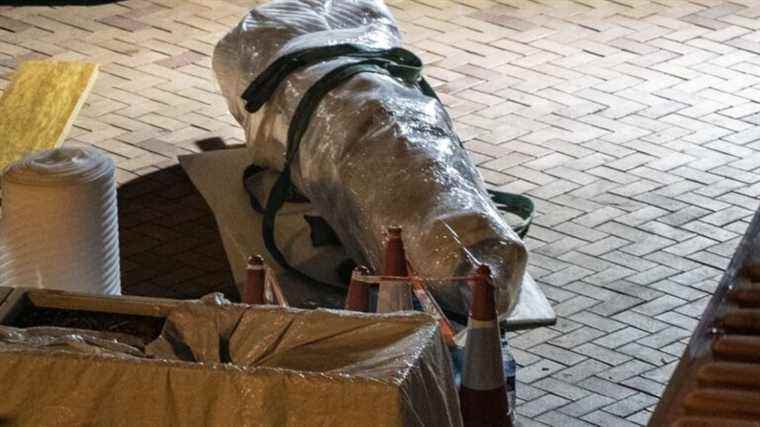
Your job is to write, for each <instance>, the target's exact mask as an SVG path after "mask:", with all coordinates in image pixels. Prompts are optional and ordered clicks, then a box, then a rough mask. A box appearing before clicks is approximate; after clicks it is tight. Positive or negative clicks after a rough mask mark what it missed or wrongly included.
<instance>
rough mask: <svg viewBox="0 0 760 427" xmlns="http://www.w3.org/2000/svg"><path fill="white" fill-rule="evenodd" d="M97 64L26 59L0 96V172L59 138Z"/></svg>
mask: <svg viewBox="0 0 760 427" xmlns="http://www.w3.org/2000/svg"><path fill="white" fill-rule="evenodd" d="M97 73H98V65H97V64H90V63H85V62H57V61H27V62H24V63H22V64H21V66H20V67H19V69H18V71H16V73H15V74H14V76H13V79H12V81H11V83H10V84H9V86H8V87H7V88H6V90H5V92H4V93H3V97H2V98H0V117H1V118H2V119H0V171H2V170H3V169H5V167H6V166H8V165H9V164H10V163H12V162H15V161H17V160H19V159H20V158H22V157H23V156H25V155H26V154H29V153H32V152H35V151H40V150H46V149H51V148H56V147H58V146H60V145H61V143H63V140H64V139H65V138H66V134H67V133H68V131H69V129H70V128H71V125H72V123H73V122H74V119H75V118H76V116H77V114H78V113H79V110H80V109H81V108H82V105H83V104H84V101H85V99H86V98H87V95H88V93H89V91H90V89H91V88H92V86H93V83H94V82H95V78H96V77H97Z"/></svg>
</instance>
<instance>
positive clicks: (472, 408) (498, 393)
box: [459, 386, 513, 427]
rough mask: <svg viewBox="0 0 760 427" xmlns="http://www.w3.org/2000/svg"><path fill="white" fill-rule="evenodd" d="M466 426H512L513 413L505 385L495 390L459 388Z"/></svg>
mask: <svg viewBox="0 0 760 427" xmlns="http://www.w3.org/2000/svg"><path fill="white" fill-rule="evenodd" d="M459 403H460V405H461V407H462V419H463V420H464V425H465V427H512V425H513V424H512V416H511V415H512V414H511V413H510V409H509V403H508V402H507V392H506V389H505V388H504V386H502V387H499V388H496V389H493V390H471V389H468V388H466V387H462V388H461V389H460V390H459Z"/></svg>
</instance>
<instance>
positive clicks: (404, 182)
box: [213, 0, 527, 314]
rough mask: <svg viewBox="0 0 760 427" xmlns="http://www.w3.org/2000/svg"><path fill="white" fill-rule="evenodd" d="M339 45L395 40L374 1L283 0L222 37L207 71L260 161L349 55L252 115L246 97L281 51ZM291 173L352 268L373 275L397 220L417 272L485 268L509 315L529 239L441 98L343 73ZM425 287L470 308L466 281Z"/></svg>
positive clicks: (279, 157)
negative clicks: (489, 184) (504, 210)
mask: <svg viewBox="0 0 760 427" xmlns="http://www.w3.org/2000/svg"><path fill="white" fill-rule="evenodd" d="M342 43H353V44H359V45H364V46H367V47H370V48H391V47H396V46H400V44H401V41H400V35H399V31H398V28H397V27H396V24H395V22H394V19H393V17H392V16H391V14H390V12H389V11H388V9H387V8H386V6H385V5H384V4H383V3H382V1H380V0H346V1H340V2H324V1H322V0H284V1H274V2H271V3H269V4H266V5H264V6H261V7H258V8H256V9H254V10H252V11H251V12H250V14H248V15H247V16H246V17H245V18H244V19H243V20H242V22H240V24H239V25H238V26H237V27H235V28H233V29H232V30H231V31H230V32H229V33H228V34H227V35H226V36H225V37H223V38H222V40H221V41H220V42H219V44H218V45H217V47H216V50H215V52H214V58H213V68H214V71H215V73H216V76H217V79H218V81H219V85H220V87H221V90H222V93H223V94H224V96H225V97H226V98H227V100H228V103H229V107H230V110H231V112H232V114H233V116H234V117H235V118H236V119H237V120H238V122H240V124H241V125H242V126H243V128H244V130H245V133H246V139H247V145H248V147H249V149H250V150H251V152H252V154H253V158H254V162H255V163H257V164H258V165H261V166H265V167H268V168H271V169H274V170H281V168H282V165H283V163H284V153H285V149H286V141H287V131H288V126H289V124H290V122H291V119H292V118H293V113H294V111H295V109H296V107H297V105H298V103H299V101H300V99H301V98H302V96H303V95H304V93H305V92H306V91H307V90H308V89H309V88H310V87H311V86H312V85H313V84H314V83H315V82H316V81H317V80H318V79H319V78H321V77H322V76H323V75H324V74H325V73H327V72H329V71H330V70H332V69H334V68H335V67H337V66H339V65H342V64H346V63H348V62H353V61H356V59H351V58H339V59H335V60H331V61H326V62H323V63H320V64H317V65H313V66H309V67H306V68H302V69H300V70H298V71H296V72H295V73H293V74H291V75H290V76H289V78H288V79H287V80H285V81H284V82H283V84H282V85H281V86H280V87H279V88H278V90H277V91H276V92H275V94H274V97H273V98H272V99H271V100H270V101H269V102H268V103H267V104H266V105H265V106H264V107H263V108H262V109H261V110H259V111H258V112H257V113H255V114H249V113H248V112H247V111H246V110H245V108H244V101H243V100H242V99H241V94H242V93H243V92H244V91H245V89H246V88H247V87H248V85H249V84H250V82H251V81H253V80H254V78H255V77H256V76H257V75H258V74H259V73H261V72H262V71H263V70H264V69H265V68H266V67H267V66H268V65H269V64H270V63H272V62H273V61H274V60H275V59H277V58H278V57H280V56H283V55H285V54H288V53H290V52H295V51H298V50H302V49H304V48H309V47H318V46H328V45H335V44H342ZM291 175H292V180H293V182H294V184H295V185H296V186H297V187H298V189H299V191H300V192H302V193H303V194H304V195H306V196H307V197H308V198H309V199H310V200H311V202H312V206H313V207H314V208H315V209H316V210H317V211H318V212H319V213H320V214H321V215H322V216H323V217H324V218H325V219H326V220H327V222H328V223H329V224H330V225H331V226H332V228H333V229H334V230H335V232H336V234H337V235H338V237H339V238H340V240H341V242H342V243H343V245H344V247H345V249H346V251H347V253H348V254H349V255H350V256H351V257H352V258H353V259H354V261H356V262H357V263H358V264H366V265H369V266H371V267H372V268H374V269H375V270H376V271H380V270H381V267H382V259H383V258H382V257H383V242H384V238H385V235H384V233H385V230H386V228H387V227H388V226H390V225H400V226H402V227H403V229H404V232H403V238H404V243H405V246H406V251H407V256H408V258H409V260H410V262H411V264H412V265H413V266H414V267H415V268H416V270H417V271H416V273H417V274H419V275H421V276H425V277H433V278H435V277H448V276H457V275H463V274H466V273H469V272H470V271H472V269H473V266H474V265H475V264H476V263H484V264H488V265H489V266H490V267H491V271H492V272H493V273H494V276H495V277H494V278H495V283H496V285H497V288H498V289H497V306H498V310H499V312H500V313H502V314H507V313H508V312H509V311H510V310H511V308H512V307H513V306H514V304H515V302H516V301H517V294H518V292H519V290H520V283H521V280H522V277H523V274H524V272H525V264H526V261H527V253H526V250H525V247H524V245H523V243H522V241H521V240H520V239H519V238H518V237H517V236H516V235H515V234H514V232H513V231H512V230H511V229H510V227H509V225H508V224H507V223H506V221H505V220H504V219H503V217H502V216H501V215H500V214H499V212H498V210H497V209H496V208H495V206H494V205H493V204H492V202H491V200H490V198H489V195H488V194H487V192H486V188H485V185H484V183H483V181H482V179H481V177H480V175H479V174H478V172H477V170H476V168H475V166H474V165H473V163H472V162H471V160H470V158H469V156H468V154H467V152H466V150H465V149H464V148H462V147H461V145H460V142H459V139H458V138H457V136H456V134H455V133H454V130H453V127H452V122H451V120H450V118H449V116H448V114H447V113H446V111H445V110H444V108H443V106H442V105H441V104H440V103H439V102H438V101H437V100H435V99H434V98H431V97H428V96H425V95H423V94H422V93H421V92H420V91H419V90H418V89H416V88H414V87H412V86H410V85H407V84H406V83H404V82H402V81H400V80H397V79H394V78H392V77H389V76H386V75H380V74H375V73H361V74H358V75H356V76H354V77H352V78H351V79H349V80H347V81H346V82H345V83H344V84H342V85H341V86H339V87H338V88H337V89H335V90H333V91H331V92H330V93H328V94H327V95H326V96H325V97H324V98H323V99H322V101H321V103H320V106H319V107H318V109H317V110H316V112H315V114H314V116H313V117H312V120H311V122H310V124H309V126H308V130H307V131H306V133H305V135H304V137H303V139H302V141H301V146H300V150H299V152H298V154H297V157H296V159H295V161H294V163H293V168H292V171H291ZM432 291H433V293H434V295H435V297H436V298H437V299H438V301H439V302H440V303H441V305H442V306H443V307H444V308H446V309H449V310H452V311H456V312H459V313H462V314H464V313H466V311H467V307H468V306H469V298H470V295H469V288H468V287H467V286H466V285H461V286H455V285H450V284H448V285H445V286H439V287H436V288H434V289H433V290H432Z"/></svg>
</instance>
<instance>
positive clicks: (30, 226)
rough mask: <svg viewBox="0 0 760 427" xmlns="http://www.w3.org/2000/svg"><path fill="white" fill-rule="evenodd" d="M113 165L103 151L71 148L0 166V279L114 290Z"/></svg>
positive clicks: (33, 284) (95, 290)
mask: <svg viewBox="0 0 760 427" xmlns="http://www.w3.org/2000/svg"><path fill="white" fill-rule="evenodd" d="M114 170H115V169H114V163H113V161H112V160H111V159H110V158H108V157H107V156H106V155H104V154H103V153H101V152H99V151H97V150H94V149H88V148H79V147H66V148H58V149H55V150H47V151H41V152H37V153H34V154H31V155H29V156H27V157H25V158H24V159H22V160H20V161H18V162H16V163H14V164H11V165H10V166H9V167H8V168H7V169H6V170H5V173H4V174H3V177H2V185H1V186H0V187H1V188H2V197H3V207H2V218H1V219H0V285H3V286H13V287H21V286H24V287H32V288H50V289H61V290H67V291H79V292H87V293H96V294H115V295H118V294H120V293H121V284H120V272H119V229H118V217H117V203H116V181H115V176H114Z"/></svg>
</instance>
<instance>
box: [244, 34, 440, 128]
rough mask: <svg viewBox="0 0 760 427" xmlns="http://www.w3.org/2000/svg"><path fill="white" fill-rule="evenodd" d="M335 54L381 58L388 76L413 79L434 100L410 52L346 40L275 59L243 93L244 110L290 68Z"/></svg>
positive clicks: (256, 104) (254, 107)
mask: <svg viewBox="0 0 760 427" xmlns="http://www.w3.org/2000/svg"><path fill="white" fill-rule="evenodd" d="M339 57H352V58H365V59H382V60H383V61H385V62H386V63H387V66H388V68H389V71H390V69H392V70H393V71H392V72H391V75H393V76H394V77H400V78H403V79H404V80H409V79H414V80H415V81H417V83H418V84H419V86H420V88H421V89H422V92H423V93H424V94H425V95H427V96H431V97H433V98H435V99H438V96H437V95H436V93H435V91H434V90H433V88H432V87H431V86H430V85H429V84H428V83H427V81H425V79H424V78H422V76H421V75H420V72H421V70H422V61H420V59H419V58H418V57H417V56H416V55H415V54H414V53H412V52H410V51H408V50H406V49H403V48H400V47H396V48H392V49H372V48H369V47H366V46H361V45H355V44H348V43H346V44H337V45H332V46H319V47H313V48H307V49H303V50H299V51H296V52H291V53H289V54H287V55H285V56H281V57H279V58H277V59H276V60H275V61H274V62H273V63H272V64H270V65H269V66H268V67H267V68H266V69H265V70H264V71H263V72H262V73H261V74H260V75H259V76H258V77H256V79H255V80H254V81H253V82H251V84H250V85H249V86H248V88H247V89H246V90H245V92H243V95H242V98H243V99H244V100H245V101H246V104H245V109H246V110H248V112H250V113H255V112H256V111H258V110H259V109H260V108H261V107H262V106H263V105H264V104H265V103H266V102H267V101H268V100H269V99H270V98H271V97H272V95H274V92H275V91H276V90H277V88H278V87H279V86H280V83H282V81H283V80H285V79H286V78H287V77H288V76H289V75H290V74H291V73H293V72H294V71H296V70H298V69H300V68H303V67H307V66H310V65H314V64H318V63H320V62H324V61H328V60H331V59H336V58H339ZM325 77H326V76H325ZM325 77H323V78H325Z"/></svg>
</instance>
